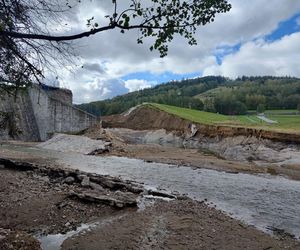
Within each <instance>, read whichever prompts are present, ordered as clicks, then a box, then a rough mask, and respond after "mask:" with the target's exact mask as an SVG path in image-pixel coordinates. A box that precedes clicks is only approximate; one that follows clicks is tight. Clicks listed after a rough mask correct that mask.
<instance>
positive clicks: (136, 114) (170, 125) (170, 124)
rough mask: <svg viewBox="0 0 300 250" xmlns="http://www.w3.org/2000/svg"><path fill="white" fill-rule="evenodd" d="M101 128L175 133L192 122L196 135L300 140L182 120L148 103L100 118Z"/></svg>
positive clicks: (299, 138)
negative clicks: (128, 111) (125, 111)
mask: <svg viewBox="0 0 300 250" xmlns="http://www.w3.org/2000/svg"><path fill="white" fill-rule="evenodd" d="M102 119H103V127H104V128H105V127H109V128H111V127H114V128H129V129H134V130H156V129H165V130H167V131H168V132H173V131H176V132H177V133H178V134H183V133H189V132H190V125H191V123H193V124H195V125H196V127H197V130H198V132H199V133H198V134H200V135H202V136H205V137H210V138H212V137H235V136H246V137H249V136H252V137H256V138H261V139H270V140H273V141H279V142H288V143H300V134H291V133H282V132H276V131H267V130H261V129H255V128H245V127H239V126H223V125H220V126H214V125H204V124H200V123H195V122H191V121H188V120H185V119H182V118H180V117H178V116H175V115H172V114H169V113H166V112H163V111H160V110H158V109H157V108H154V107H151V106H140V107H137V108H136V109H134V110H133V111H132V112H130V113H129V114H128V113H127V114H121V115H112V116H107V117H103V118H102Z"/></svg>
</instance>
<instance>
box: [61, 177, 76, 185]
mask: <svg viewBox="0 0 300 250" xmlns="http://www.w3.org/2000/svg"><path fill="white" fill-rule="evenodd" d="M74 182H75V178H74V177H72V176H68V177H67V178H65V179H64V180H63V183H66V184H73V183H74Z"/></svg>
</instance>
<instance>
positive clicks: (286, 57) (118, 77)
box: [59, 0, 300, 103]
mask: <svg viewBox="0 0 300 250" xmlns="http://www.w3.org/2000/svg"><path fill="white" fill-rule="evenodd" d="M229 1H230V2H231V3H232V6H233V8H232V10H231V11H230V12H229V13H226V14H220V15H218V16H216V18H215V22H213V23H211V24H209V25H206V26H204V27H200V28H199V29H198V31H197V33H196V34H195V36H196V39H197V41H198V45H197V46H189V45H187V43H186V42H185V41H184V40H183V39H182V38H180V37H176V38H175V39H174V40H173V42H172V43H171V44H170V46H169V54H168V56H167V57H165V58H163V59H162V58H160V57H159V54H158V53H157V52H150V51H149V47H150V45H151V44H150V42H148V41H145V42H144V44H143V45H137V44H136V38H137V33H136V32H135V31H132V32H127V33H125V34H124V35H121V34H120V33H119V32H105V33H101V34H100V35H97V36H94V37H90V38H88V39H82V40H80V41H79V44H77V46H78V48H79V51H78V53H79V57H80V59H81V62H82V64H84V65H88V67H85V68H84V69H81V68H78V69H75V70H73V71H72V73H69V72H67V71H66V70H64V69H62V70H61V76H60V77H59V81H60V84H61V86H63V87H68V88H70V89H71V90H72V91H73V96H74V101H75V102H76V103H82V102H90V101H96V100H103V99H106V98H112V97H114V96H116V95H120V94H124V93H127V92H130V91H134V90H139V89H143V88H148V87H151V86H154V85H156V84H160V83H165V82H168V81H172V80H181V79H183V78H194V77H198V76H206V75H223V76H226V77H230V78H236V77H238V76H242V75H275V76H280V75H290V76H296V77H300V65H299V63H298V62H299V61H300V1H296V0H284V1H283V0H272V4H270V1H269V0H252V1H241V0H229ZM125 3H126V1H124V2H120V6H119V8H122V7H124V6H125ZM93 4H94V6H91V5H93ZM102 5H103V6H102ZM122 5H124V6H122ZM107 6H108V4H106V5H105V6H104V4H102V3H99V4H96V3H95V2H91V3H90V4H89V5H87V8H78V12H77V13H75V17H74V21H73V23H74V32H76V31H78V29H82V30H85V29H86V27H85V25H84V23H85V22H83V21H81V20H86V19H87V18H88V17H90V16H91V15H94V16H95V17H97V18H99V20H96V21H98V22H99V23H103V21H104V20H105V18H104V17H103V19H101V16H102V15H99V13H103V14H105V13H106V11H108V9H106V8H107ZM103 16H104V15H103ZM97 18H96V19H97Z"/></svg>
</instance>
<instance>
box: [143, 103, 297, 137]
mask: <svg viewBox="0 0 300 250" xmlns="http://www.w3.org/2000/svg"><path fill="white" fill-rule="evenodd" d="M148 105H150V106H153V107H155V108H158V109H160V110H162V111H165V112H167V113H170V114H174V115H177V116H179V117H182V118H184V119H187V120H190V121H193V122H198V123H203V124H207V125H226V126H244V127H255V128H260V129H265V130H274V131H281V132H293V133H300V115H281V114H280V112H278V115H277V114H276V115H266V117H267V118H269V119H271V120H273V121H277V123H274V124H269V123H267V122H265V121H263V120H261V119H259V118H257V116H256V115H239V116H227V115H220V114H216V113H209V112H204V111H199V110H193V109H187V108H179V107H175V106H169V105H163V104H156V103H151V104H148Z"/></svg>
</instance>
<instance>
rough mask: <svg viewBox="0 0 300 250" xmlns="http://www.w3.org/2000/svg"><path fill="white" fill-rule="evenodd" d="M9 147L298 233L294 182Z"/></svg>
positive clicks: (298, 192) (298, 191)
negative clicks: (157, 189)
mask: <svg viewBox="0 0 300 250" xmlns="http://www.w3.org/2000/svg"><path fill="white" fill-rule="evenodd" d="M14 150H19V151H23V152H24V151H26V152H28V153H30V154H31V155H33V156H34V155H38V156H43V157H47V158H52V159H53V160H54V161H56V162H57V163H59V164H63V165H64V166H66V167H69V168H72V169H79V170H81V171H86V172H90V173H98V174H104V175H111V176H114V177H121V178H123V179H125V180H132V181H136V182H140V183H144V185H146V186H148V187H154V188H160V189H164V190H166V191H167V192H172V191H176V192H178V193H180V194H187V195H188V196H189V197H191V198H193V199H197V200H204V199H207V200H208V201H209V202H213V204H215V205H216V206H217V208H219V209H221V210H223V211H225V212H226V213H227V214H229V215H231V216H232V217H234V218H237V219H239V220H242V221H244V222H246V223H247V224H250V225H254V226H255V227H257V228H259V229H261V230H263V231H267V228H268V227H275V228H279V229H284V230H285V231H287V232H289V233H291V234H294V235H295V236H296V237H297V238H299V236H300V182H299V181H293V180H289V179H286V178H283V177H279V176H270V175H249V174H242V173H240V174H230V173H225V172H220V171H215V170H208V169H196V170H193V169H191V168H189V167H178V166H174V165H167V164H160V163H147V162H144V161H142V160H137V159H129V158H124V157H113V156H112V157H97V156H87V155H82V154H78V153H62V152H57V151H49V150H47V151H43V150H42V149H39V150H37V149H34V148H31V149H29V148H24V147H14Z"/></svg>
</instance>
